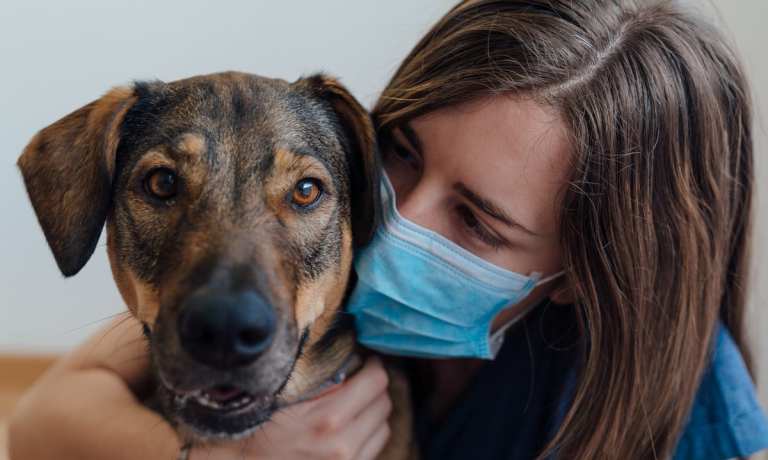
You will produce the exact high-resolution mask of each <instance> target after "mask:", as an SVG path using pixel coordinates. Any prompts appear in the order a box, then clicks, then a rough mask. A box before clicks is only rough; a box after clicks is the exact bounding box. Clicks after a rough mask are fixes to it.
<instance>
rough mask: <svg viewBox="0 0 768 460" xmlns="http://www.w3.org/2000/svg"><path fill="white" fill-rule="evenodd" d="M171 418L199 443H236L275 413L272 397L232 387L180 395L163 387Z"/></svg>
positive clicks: (204, 389) (222, 385)
mask: <svg viewBox="0 0 768 460" xmlns="http://www.w3.org/2000/svg"><path fill="white" fill-rule="evenodd" d="M163 387H164V389H165V392H166V395H167V396H168V397H167V398H166V401H168V403H170V404H169V406H170V407H169V408H168V409H170V410H168V411H167V413H168V414H169V415H171V417H172V418H173V419H174V420H175V422H176V423H177V424H178V426H179V428H181V429H183V430H184V431H185V432H187V434H188V435H191V436H192V437H194V438H199V439H211V438H219V439H237V438H241V437H243V436H246V435H248V434H250V433H251V432H253V431H254V430H255V429H256V428H257V427H258V426H259V425H260V424H262V423H263V422H265V421H267V420H269V418H270V417H271V416H272V414H273V413H274V411H275V410H276V406H277V405H276V403H275V399H276V398H275V397H274V396H273V395H262V396H259V395H256V394H253V393H249V392H248V391H246V390H243V389H242V388H239V387H237V386H234V385H230V384H218V385H214V386H211V387H207V388H201V389H197V390H191V391H181V390H178V389H173V388H170V387H168V386H165V385H163Z"/></svg>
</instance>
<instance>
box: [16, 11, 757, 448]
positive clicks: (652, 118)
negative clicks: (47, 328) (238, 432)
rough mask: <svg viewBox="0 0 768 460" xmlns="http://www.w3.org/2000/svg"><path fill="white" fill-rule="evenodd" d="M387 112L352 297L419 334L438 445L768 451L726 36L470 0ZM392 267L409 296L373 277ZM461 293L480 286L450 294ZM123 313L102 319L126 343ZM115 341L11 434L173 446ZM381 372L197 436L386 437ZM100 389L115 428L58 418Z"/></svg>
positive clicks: (376, 368) (678, 18)
mask: <svg viewBox="0 0 768 460" xmlns="http://www.w3.org/2000/svg"><path fill="white" fill-rule="evenodd" d="M373 114H374V118H375V121H376V123H377V126H378V133H379V138H380V141H381V145H382V154H383V158H384V165H385V171H386V173H387V177H388V179H387V180H386V181H385V189H384V190H385V193H384V196H385V202H384V211H385V212H384V217H385V218H384V222H385V225H383V226H382V227H381V230H380V231H379V234H378V235H377V237H376V238H375V239H374V241H373V243H372V244H371V245H370V246H369V247H367V248H365V250H364V251H362V252H361V254H360V255H359V256H358V257H357V260H356V269H357V271H358V275H359V278H360V283H359V284H358V285H357V287H356V288H355V290H354V292H353V294H352V296H351V298H350V304H349V309H350V312H352V313H353V314H355V316H356V319H357V326H358V329H359V332H360V339H361V341H362V342H363V343H364V344H366V345H368V346H370V347H371V348H374V349H377V350H380V351H383V352H386V353H394V354H400V355H405V356H411V357H419V359H416V358H414V359H412V360H411V361H410V363H412V364H413V366H412V367H413V368H414V369H413V372H412V374H411V376H412V381H413V383H414V392H415V394H416V397H415V400H416V401H419V402H423V404H422V405H420V406H419V407H417V412H416V419H417V427H418V428H419V430H418V432H419V441H420V443H421V446H422V449H423V452H422V453H423V456H424V458H438V457H439V458H442V459H445V458H466V457H469V456H473V457H475V458H534V457H537V456H538V457H539V458H545V457H548V456H555V457H558V458H579V459H581V458H621V459H624V458H638V459H645V458H668V457H670V456H676V457H677V458H713V459H714V458H732V457H737V456H746V455H750V454H751V453H754V452H756V451H758V450H760V449H764V448H768V421H767V420H766V418H765V416H764V415H763V413H762V411H761V409H760V408H759V407H758V405H757V403H756V398H755V394H754V388H753V386H752V384H751V381H750V379H749V373H748V371H747V369H748V365H745V364H744V363H745V362H746V363H749V362H750V359H749V349H748V347H747V345H746V343H745V339H744V330H743V329H744V307H745V296H746V293H747V288H746V281H747V278H748V260H747V259H748V257H747V255H748V254H749V228H750V216H751V199H752V180H753V166H752V140H751V109H750V101H749V98H748V92H747V88H746V83H745V80H744V77H743V75H742V73H741V70H740V68H739V65H738V63H737V62H736V60H735V58H734V56H733V54H732V52H731V51H730V50H729V49H728V48H727V47H726V46H725V45H723V43H722V40H721V38H720V35H719V34H717V33H716V32H715V31H714V30H712V29H710V28H709V27H707V26H705V25H704V24H703V23H702V22H701V21H699V20H697V19H695V18H693V17H691V16H690V15H689V14H687V13H684V12H682V11H681V10H680V9H679V8H678V7H676V6H675V5H673V4H671V3H670V2H666V1H632V0H624V1H619V0H613V1H609V0H599V1H595V0H593V1H586V0H583V1H574V0H569V1H533V0H530V1H491V0H481V1H465V2H462V3H460V4H459V5H457V6H456V7H454V9H452V10H451V11H450V12H449V13H448V14H447V15H446V16H445V17H444V18H443V19H441V20H440V21H439V22H438V23H437V24H436V25H435V26H434V27H433V28H432V30H430V31H429V32H428V33H427V35H426V36H425V37H424V38H423V39H422V40H421V41H420V42H419V43H418V44H417V45H416V47H415V48H414V50H413V51H412V52H411V54H410V55H409V56H408V57H407V58H406V59H405V61H404V62H403V64H402V65H401V67H400V68H399V69H398V71H397V72H396V74H395V76H394V77H393V79H392V81H391V82H390V84H389V85H388V87H387V88H386V89H385V90H384V92H383V94H382V97H381V99H380V100H379V102H378V104H377V105H376V107H375V109H374V113H373ZM409 232H410V233H409ZM426 247H429V248H432V250H424V248H426ZM399 250H402V251H403V253H402V254H400V253H398V252H397V251H399ZM395 254H398V255H401V256H402V257H394V256H393V255H395ZM408 264H412V265H408ZM409 267H416V268H415V269H414V270H418V272H416V273H417V275H415V274H414V272H411V271H409V270H410V269H409ZM400 270H406V273H407V274H408V275H409V276H408V277H406V278H405V279H403V280H401V282H400V283H399V284H397V283H396V284H395V286H397V289H400V290H401V291H399V292H397V293H394V292H391V289H392V288H391V286H386V284H387V283H386V282H384V281H382V280H386V279H388V278H387V276H396V275H397V274H398V273H400ZM430 275H432V276H430ZM398 280H399V278H398ZM399 281H400V280H399ZM417 282H418V283H417ZM502 282H508V283H509V286H511V287H510V288H504V286H502V285H501V284H502ZM467 293H470V294H471V295H470V296H469V299H471V300H473V304H472V305H471V308H467V303H466V302H456V300H457V299H460V298H461V297H462V296H465V295H467ZM395 294H397V295H395ZM394 297H397V300H394ZM441 300H444V301H445V304H443V303H441V302H440V301H441ZM454 302H455V304H454ZM441 307H445V308H441ZM448 307H450V308H448ZM377 318H378V319H377ZM381 318H384V319H385V320H389V322H387V321H381ZM457 325H459V326H460V327H457ZM118 328H120V329H123V330H124V331H126V332H125V334H123V333H118V332H115V333H111V334H109V335H107V336H106V337H107V340H112V341H113V342H115V341H120V340H122V341H124V342H125V343H133V342H131V340H133V339H134V338H135V336H134V335H133V334H136V333H135V332H134V329H133V328H132V327H130V326H126V325H122V326H118ZM462 331H466V334H463V333H462ZM121 337H122V339H121ZM110 338H111V339H110ZM501 342H503V345H502V344H501ZM114 346H115V344H114V343H111V344H108V343H105V341H99V339H94V340H93V341H92V342H91V343H88V344H86V345H84V346H83V347H81V348H80V349H79V350H76V351H75V352H74V353H73V354H72V355H70V356H69V357H67V358H65V360H64V361H63V362H61V363H59V365H58V366H57V368H56V369H54V370H53V371H51V372H50V373H49V374H48V376H47V377H46V378H44V379H43V380H42V381H41V382H40V383H39V384H38V385H37V386H36V388H35V389H33V390H32V392H31V393H30V394H29V395H28V396H27V398H26V399H25V401H24V402H23V403H22V405H21V407H20V409H19V411H18V413H17V415H16V417H15V419H14V421H13V423H12V426H11V447H12V450H13V455H14V456H15V457H18V458H54V457H55V458H61V457H62V452H71V453H72V456H76V457H77V458H104V457H109V458H118V455H119V454H120V453H121V452H126V458H172V456H173V455H174V452H175V451H177V449H178V442H177V441H176V439H175V437H174V435H173V434H172V431H171V429H170V427H168V426H167V425H166V424H165V423H164V422H163V421H162V420H160V419H159V418H157V417H156V416H155V415H154V414H152V413H151V412H149V411H146V410H145V409H143V408H142V407H141V406H140V405H139V404H138V403H137V402H136V399H135V398H134V397H133V396H132V393H131V392H130V391H129V390H133V391H137V388H139V387H140V384H141V381H142V376H143V375H144V372H145V367H144V365H143V363H135V361H129V360H126V359H125V356H123V357H121V356H117V355H110V354H109V353H108V350H113V349H114ZM138 346H139V345H133V347H134V348H133V350H134V353H135V350H136V347H138ZM129 348H130V347H118V349H120V350H124V353H129V351H128V350H129ZM129 356H130V355H129ZM494 357H496V359H495V360H492V361H491V360H487V359H486V360H483V359H481V358H494ZM742 357H743V359H742ZM121 358H122V359H121ZM441 358H451V359H441ZM126 361H129V362H131V363H135V364H130V365H129V364H126ZM105 369H107V370H105ZM384 380H385V379H383V378H382V372H381V368H380V365H379V364H378V363H377V362H375V361H371V362H369V363H368V364H367V365H366V367H365V368H364V369H363V370H362V371H361V372H359V373H358V374H357V375H355V376H354V377H353V378H352V379H350V380H349V381H348V382H346V383H345V384H343V385H341V386H340V387H338V388H337V389H336V390H335V391H332V392H331V393H329V394H326V395H324V396H321V397H319V398H317V399H316V400H313V401H310V402H307V403H303V404H301V405H298V406H295V407H294V408H292V409H291V410H289V411H285V412H284V413H279V414H278V415H277V416H276V418H275V420H274V421H272V422H269V423H268V424H266V425H265V428H264V430H263V431H262V432H259V433H257V434H256V435H255V436H254V437H252V438H251V439H249V440H248V441H247V442H245V443H239V444H237V445H233V446H224V447H220V448H216V449H210V450H209V451H207V452H206V451H202V452H193V453H192V458H193V459H194V458H228V457H229V456H233V455H234V456H235V457H234V458H281V459H288V458H373V457H374V456H375V454H376V453H377V452H378V450H379V449H380V448H381V445H382V444H383V441H384V440H385V439H386V435H387V433H388V431H387V427H386V415H387V414H388V411H389V402H388V401H387V400H386V396H385V393H384V392H383V388H384V385H383V383H384ZM84 389H87V390H88V395H87V396H88V397H87V398H85V397H82V396H79V395H80V394H81V393H83V392H84V391H83V390H84ZM56 391H69V392H71V393H70V394H72V398H71V399H69V400H67V401H64V402H63V401H58V400H57V399H56V398H54V397H53V395H54V394H55V392H56ZM94 401H96V402H95V404H101V405H102V406H106V407H111V408H112V411H111V412H113V413H114V414H115V419H114V420H113V421H112V422H111V424H110V426H109V428H107V427H104V426H103V425H99V423H98V422H97V418H96V417H95V416H94V415H93V414H92V412H93V410H90V411H89V410H81V411H80V412H77V413H79V414H81V417H80V418H78V419H75V420H73V419H72V417H71V416H70V417H68V414H72V413H74V412H75V411H78V410H79V409H80V407H82V406H84V405H85V404H89V403H90V404H94ZM100 411H101V412H103V409H100ZM61 420H67V422H68V424H67V425H65V426H63V427H62V425H61ZM331 422H332V423H331ZM148 426H152V427H154V428H153V429H151V430H148V429H146V427H148ZM53 427H58V428H57V429H58V430H59V432H58V435H54V436H46V438H45V439H46V441H47V442H46V443H43V442H37V441H36V440H38V439H41V438H40V435H39V434H37V433H40V432H41V431H42V432H48V433H50V432H51V431H52V429H53ZM318 427H320V428H318ZM49 429H50V430H49ZM459 435H460V436H459ZM52 437H53V439H51V438H52ZM286 441H288V442H286ZM121 446H124V447H121ZM155 446H157V447H155ZM142 448H144V449H147V451H146V452H140V453H137V449H142ZM99 453H101V454H99ZM205 455H208V457H205Z"/></svg>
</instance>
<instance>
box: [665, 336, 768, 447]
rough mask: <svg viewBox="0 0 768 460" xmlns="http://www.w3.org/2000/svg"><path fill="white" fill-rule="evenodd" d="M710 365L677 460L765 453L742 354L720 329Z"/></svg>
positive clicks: (767, 428) (766, 431)
mask: <svg viewBox="0 0 768 460" xmlns="http://www.w3.org/2000/svg"><path fill="white" fill-rule="evenodd" d="M711 359H712V361H711V364H710V366H709V368H708V369H707V371H706V372H705V373H704V376H703V377H702V380H701V384H700V386H699V390H698V392H697V394H696V398H695V400H694V404H693V408H692V410H691V414H690V416H689V419H688V423H687V425H686V427H685V430H684V431H683V435H682V437H681V438H680V442H679V443H678V446H677V450H676V452H675V456H674V458H675V460H685V459H702V458H718V459H721V458H722V459H725V458H733V457H742V456H747V455H750V454H754V453H755V452H758V451H760V450H763V449H768V417H766V415H765V412H764V411H763V409H762V408H761V407H760V403H759V402H758V398H757V391H756V390H755V386H754V384H753V382H752V379H751V377H750V375H749V371H748V370H747V366H746V365H745V363H744V360H743V359H742V356H741V353H740V352H739V349H738V347H737V346H736V343H735V342H734V341H733V338H732V337H731V335H730V333H729V332H728V330H727V328H726V327H725V326H723V325H722V324H720V325H719V326H718V330H717V336H716V342H715V347H714V350H713V353H712V358H711Z"/></svg>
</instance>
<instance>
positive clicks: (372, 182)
mask: <svg viewBox="0 0 768 460" xmlns="http://www.w3.org/2000/svg"><path fill="white" fill-rule="evenodd" d="M298 83H299V84H301V85H303V86H305V87H307V88H308V89H309V90H310V91H311V92H312V93H313V94H314V95H315V96H317V97H319V98H320V99H322V100H324V101H325V102H326V103H328V104H329V105H330V106H331V108H332V109H333V111H334V113H335V114H336V117H337V118H338V121H339V125H340V126H339V128H340V130H341V133H340V134H341V135H342V137H343V138H344V139H346V144H347V145H346V146H345V148H346V150H347V152H346V154H347V162H348V164H349V170H350V178H349V180H350V190H349V192H350V196H351V209H352V213H351V219H352V237H353V241H354V245H355V247H360V246H364V245H366V244H367V243H368V242H369V241H370V240H371V238H373V234H374V231H375V230H376V226H377V225H378V220H379V207H380V199H379V194H380V189H379V184H380V183H379V181H380V179H381V170H380V168H381V165H380V162H379V155H378V150H377V143H376V136H375V133H374V129H373V123H372V121H371V116H370V114H369V113H368V111H367V110H365V108H364V107H363V106H362V105H360V103H359V102H358V101H357V99H355V97H354V96H352V94H351V93H350V92H349V91H348V90H347V89H346V88H345V87H344V86H343V85H342V84H341V83H339V82H338V80H336V79H335V78H332V77H329V76H327V75H323V74H317V75H312V76H310V77H307V78H304V79H302V80H300V81H299V82H298Z"/></svg>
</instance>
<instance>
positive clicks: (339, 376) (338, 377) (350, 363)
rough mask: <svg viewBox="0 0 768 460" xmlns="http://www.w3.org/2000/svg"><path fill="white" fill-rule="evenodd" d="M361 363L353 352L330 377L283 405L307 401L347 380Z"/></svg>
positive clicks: (360, 359) (359, 358) (357, 355)
mask: <svg viewBox="0 0 768 460" xmlns="http://www.w3.org/2000/svg"><path fill="white" fill-rule="evenodd" d="M362 365H363V359H362V358H361V357H360V355H359V354H357V353H354V352H353V353H352V354H350V355H349V356H348V357H347V359H345V360H344V361H343V362H342V363H341V366H339V368H338V369H337V370H336V372H334V373H333V374H332V375H331V377H329V378H328V379H326V380H324V381H322V382H320V384H319V385H317V386H315V387H314V388H312V389H310V390H309V391H306V392H304V393H303V394H302V395H300V396H299V397H298V398H297V399H295V400H293V401H291V402H289V403H287V404H285V405H284V406H283V407H287V406H291V405H293V404H298V403H300V402H304V401H308V400H310V399H312V398H316V397H317V396H320V395H321V394H323V393H324V392H325V391H326V390H328V389H330V388H331V387H333V386H334V385H338V384H340V383H342V382H344V381H345V380H347V378H348V377H349V376H350V375H352V374H354V373H355V372H357V370H358V369H360V368H361V367H362Z"/></svg>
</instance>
